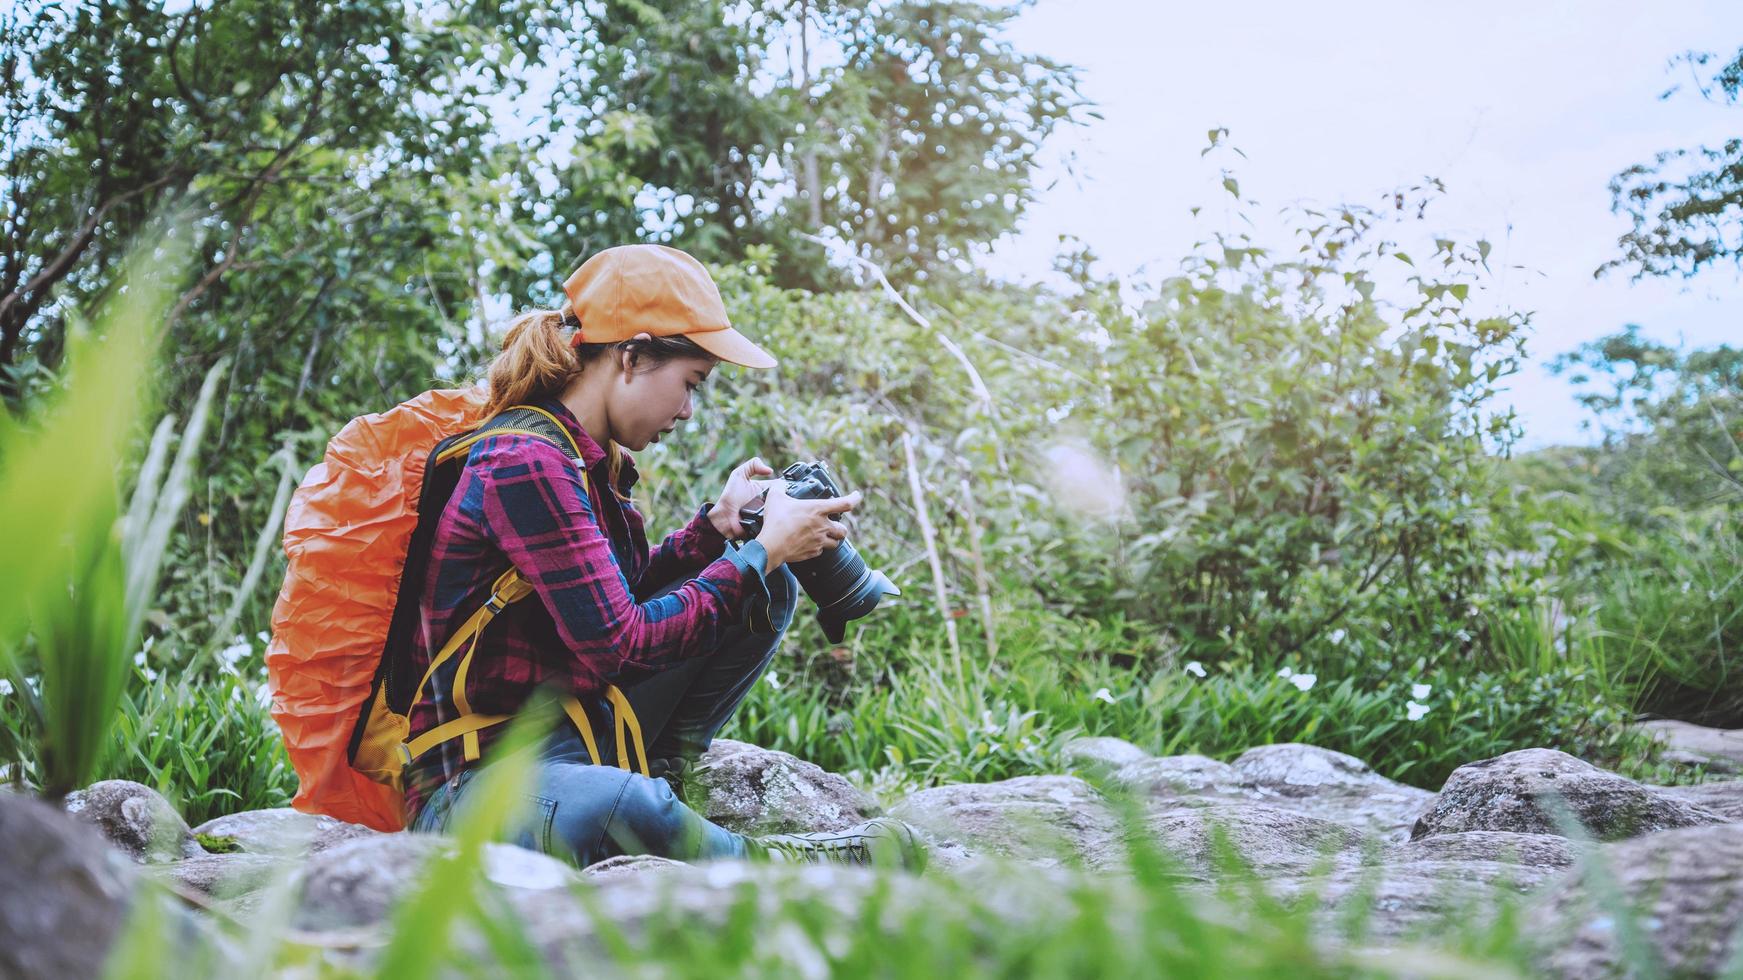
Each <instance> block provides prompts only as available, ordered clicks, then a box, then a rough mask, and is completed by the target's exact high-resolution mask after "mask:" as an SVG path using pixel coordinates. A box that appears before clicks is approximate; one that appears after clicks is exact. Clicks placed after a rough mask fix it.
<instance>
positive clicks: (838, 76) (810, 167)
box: [770, 0, 1087, 279]
mask: <svg viewBox="0 0 1743 980" xmlns="http://www.w3.org/2000/svg"><path fill="white" fill-rule="evenodd" d="M770 6H771V7H773V6H774V5H773V4H771V5H770ZM780 7H781V8H782V9H784V10H785V11H786V15H787V17H788V18H789V19H791V20H795V21H797V29H798V31H799V35H800V36H799V38H798V40H799V57H798V59H797V61H796V63H795V64H794V65H793V67H792V70H791V71H790V73H789V77H788V79H787V85H788V87H789V89H790V92H791V98H792V99H793V100H794V102H795V109H794V118H795V125H794V126H793V127H792V128H791V129H790V131H789V132H788V133H787V134H786V139H785V142H784V144H783V153H782V156H783V159H784V161H785V165H786V169H787V174H788V178H789V180H790V181H791V182H792V184H793V188H794V193H793V194H792V195H791V196H789V197H786V198H784V199H782V201H781V203H780V205H779V208H778V211H777V222H776V226H777V229H776V237H777V238H779V239H783V240H785V241H789V242H790V241H791V240H792V237H791V236H792V235H793V233H795V232H804V233H811V234H818V233H825V234H827V233H834V234H835V235H837V236H839V237H840V238H841V239H842V240H844V241H846V242H849V243H852V244H854V245H855V246H857V247H858V250H859V253H860V257H861V258H865V259H869V260H871V261H873V262H876V263H879V264H880V265H883V266H884V267H885V268H886V269H887V270H889V271H890V273H891V274H892V275H895V276H898V277H901V278H909V277H912V278H917V279H925V278H927V277H929V276H935V275H937V274H939V273H941V272H943V271H945V270H950V269H953V268H954V269H957V270H966V269H967V268H969V267H970V265H971V264H972V262H973V260H974V259H975V258H977V257H979V256H981V255H984V254H985V252H986V250H987V249H988V248H989V247H990V245H991V243H992V241H993V240H994V239H996V238H998V237H999V236H1000V235H1002V234H1005V233H1006V232H1008V231H1011V230H1012V229H1014V228H1015V227H1016V225H1017V222H1018V221H1019V220H1020V219H1021V217H1022V215H1023V211H1024V209H1025V208H1026V207H1027V205H1028V204H1029V203H1030V202H1031V201H1032V200H1033V199H1034V195H1035V186H1034V176H1035V168H1036V165H1037V162H1038V156H1039V153H1040V150H1041V146H1042V144H1043V142H1044V141H1045V140H1046V139H1047V137H1048V136H1049V135H1050V134H1051V133H1052V132H1053V131H1054V130H1055V129H1056V128H1057V127H1059V126H1060V125H1063V124H1068V123H1071V122H1075V121H1077V120H1078V115H1079V114H1080V113H1081V112H1083V111H1087V109H1086V107H1087V102H1086V101H1085V100H1084V99H1083V97H1082V96H1081V94H1080V93H1079V92H1078V89H1077V85H1078V78H1077V70H1076V69H1075V68H1072V67H1070V66H1067V65H1064V64H1062V63H1060V62H1057V61H1053V60H1051V59H1048V58H1045V57H1041V56H1038V55H1035V54H1033V53H1030V52H1024V51H1019V50H1017V48H1016V47H1015V46H1014V45H1012V44H1011V42H1010V41H1009V40H1007V39H1006V38H1005V36H1004V34H1005V30H1006V28H1007V27H1008V25H1009V24H1010V22H1011V21H1012V20H1014V19H1015V18H1016V17H1017V16H1018V14H1019V13H1020V12H1021V6H1015V7H1004V6H992V5H989V4H984V3H975V2H955V0H952V2H896V3H884V2H878V0H786V2H784V3H782V4H781V5H780ZM813 25H815V26H816V28H817V31H818V38H817V40H816V42H815V43H814V44H813V43H812V42H811V41H810V37H811V30H812V27H813ZM822 52H833V53H836V54H837V56H838V58H839V61H838V62H835V63H827V62H824V55H823V53H822ZM814 61H815V62H823V63H824V66H823V67H816V66H814ZM785 251H788V252H791V251H793V250H792V249H786V250H785ZM813 254H814V253H813ZM787 268H788V270H789V272H790V273H795V274H796V273H799V272H800V270H796V269H793V268H792V265H791V263H790V262H789V265H788V267H787ZM801 278H802V277H801Z"/></svg>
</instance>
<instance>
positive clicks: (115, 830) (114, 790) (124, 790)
mask: <svg viewBox="0 0 1743 980" xmlns="http://www.w3.org/2000/svg"><path fill="white" fill-rule="evenodd" d="M66 808H67V812H68V813H70V814H72V815H73V816H75V817H77V818H79V819H80V820H83V821H84V822H86V823H88V824H90V825H91V826H93V827H96V828H97V830H98V831H99V832H100V833H101V834H102V835H103V836H104V837H106V838H108V839H109V843H111V844H114V845H115V846H116V847H119V848H120V849H121V850H122V851H123V852H124V853H126V854H127V856H128V857H131V858H132V859H133V860H135V861H138V862H140V863H141V864H149V863H157V862H163V861H178V860H181V859H182V858H190V857H198V856H199V855H201V854H204V853H205V851H204V850H202V849H201V848H200V845H199V844H198V843H196V842H195V840H194V836H193V834H192V833H190V832H189V831H188V824H187V821H185V820H183V819H182V815H181V814H180V813H177V812H176V808H175V807H173V806H171V805H170V802H169V801H168V800H166V799H164V798H163V797H162V796H161V795H159V794H158V792H157V790H154V789H152V788H151V787H149V786H144V785H141V784H139V783H135V782H130V781H128V780H125V779H105V780H103V781H102V782H98V783H92V784H91V785H89V786H87V787H85V788H84V789H81V790H76V791H74V792H72V793H69V794H67V800H66Z"/></svg>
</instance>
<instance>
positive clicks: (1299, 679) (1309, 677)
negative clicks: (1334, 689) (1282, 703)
mask: <svg viewBox="0 0 1743 980" xmlns="http://www.w3.org/2000/svg"><path fill="white" fill-rule="evenodd" d="M1318 680H1319V675H1318V674H1296V675H1295V676H1294V677H1291V678H1289V683H1291V684H1294V685H1295V687H1296V689H1297V690H1301V691H1311V690H1313V685H1314V684H1315V683H1316V682H1317V681H1318Z"/></svg>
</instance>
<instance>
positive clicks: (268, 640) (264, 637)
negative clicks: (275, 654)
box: [254, 630, 272, 643]
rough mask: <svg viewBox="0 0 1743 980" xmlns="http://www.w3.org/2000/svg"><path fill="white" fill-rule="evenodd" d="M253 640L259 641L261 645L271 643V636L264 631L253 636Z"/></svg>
mask: <svg viewBox="0 0 1743 980" xmlns="http://www.w3.org/2000/svg"><path fill="white" fill-rule="evenodd" d="M254 638H255V639H257V640H259V641H260V642H262V643H271V642H272V634H271V633H268V632H267V631H265V630H261V631H260V632H258V633H256V634H254Z"/></svg>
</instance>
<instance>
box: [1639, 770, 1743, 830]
mask: <svg viewBox="0 0 1743 980" xmlns="http://www.w3.org/2000/svg"><path fill="white" fill-rule="evenodd" d="M1649 788H1650V789H1652V790H1653V791H1654V792H1656V793H1658V794H1659V795H1661V796H1668V797H1670V798H1671V799H1673V800H1681V801H1683V802H1684V803H1687V804H1689V805H1690V806H1698V807H1703V808H1705V809H1707V810H1709V811H1711V812H1713V813H1716V814H1718V815H1719V816H1721V817H1724V818H1725V819H1726V820H1731V821H1740V820H1743V779H1727V780H1721V781H1719V782H1713V783H1697V784H1695V785H1693V786H1652V787H1649Z"/></svg>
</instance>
